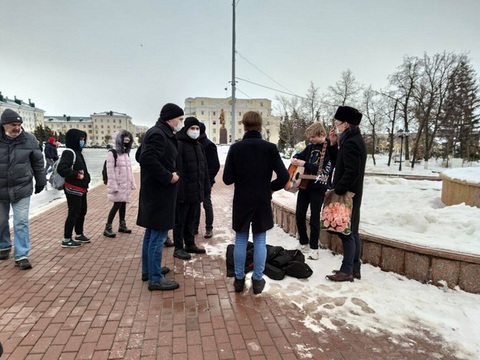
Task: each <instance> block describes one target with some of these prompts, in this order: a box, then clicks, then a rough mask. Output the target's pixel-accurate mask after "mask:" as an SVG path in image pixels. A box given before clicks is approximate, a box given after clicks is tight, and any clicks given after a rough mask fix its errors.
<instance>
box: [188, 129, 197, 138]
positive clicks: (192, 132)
mask: <svg viewBox="0 0 480 360" xmlns="http://www.w3.org/2000/svg"><path fill="white" fill-rule="evenodd" d="M187 135H188V137H189V138H190V139H193V140H196V139H198V137H199V136H200V130H188V131H187Z"/></svg>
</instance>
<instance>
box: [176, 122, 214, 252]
mask: <svg viewBox="0 0 480 360" xmlns="http://www.w3.org/2000/svg"><path fill="white" fill-rule="evenodd" d="M199 136H200V122H199V121H198V119H197V118H195V117H193V116H191V117H188V118H186V119H185V126H184V127H183V129H182V130H180V131H179V132H178V133H177V140H178V170H179V173H180V182H179V190H178V198H177V210H176V211H177V213H176V218H175V229H174V230H173V242H174V244H175V251H174V252H173V256H175V257H176V258H179V259H182V260H189V259H190V258H191V257H192V256H191V255H190V253H195V254H204V253H205V249H204V248H203V247H200V246H197V245H196V244H195V235H194V229H193V227H194V221H195V214H196V212H197V208H198V207H199V206H200V203H201V202H202V201H203V199H204V195H205V194H206V193H210V180H209V177H208V166H207V160H206V159H205V153H204V151H203V147H202V145H200V143H199V142H198V141H197V139H198V137H199ZM184 245H185V246H184Z"/></svg>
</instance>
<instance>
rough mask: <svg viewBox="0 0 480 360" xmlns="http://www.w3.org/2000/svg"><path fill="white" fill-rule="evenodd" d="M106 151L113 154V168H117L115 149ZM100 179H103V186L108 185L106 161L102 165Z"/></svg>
mask: <svg viewBox="0 0 480 360" xmlns="http://www.w3.org/2000/svg"><path fill="white" fill-rule="evenodd" d="M108 151H111V152H112V153H113V158H114V159H115V167H117V156H118V155H117V150H115V149H110V150H108ZM102 178H103V183H104V184H105V185H107V184H108V174H107V160H105V162H104V163H103V169H102Z"/></svg>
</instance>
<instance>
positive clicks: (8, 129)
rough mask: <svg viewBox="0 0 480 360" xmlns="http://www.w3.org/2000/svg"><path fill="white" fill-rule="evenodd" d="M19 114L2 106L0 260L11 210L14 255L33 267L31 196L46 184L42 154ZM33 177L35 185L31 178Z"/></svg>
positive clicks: (7, 244)
mask: <svg viewBox="0 0 480 360" xmlns="http://www.w3.org/2000/svg"><path fill="white" fill-rule="evenodd" d="M22 123H23V119H22V117H21V116H20V115H19V114H18V113H17V112H16V111H14V110H12V109H5V110H4V111H3V112H2V116H1V118H0V124H1V125H0V260H7V259H8V258H9V257H10V252H11V250H12V241H11V239H10V225H9V221H8V220H9V218H10V216H9V214H10V207H11V208H12V210H13V233H14V239H13V250H14V251H13V257H14V260H15V266H18V267H19V268H20V269H21V270H28V269H31V268H32V264H31V263H30V261H29V260H28V254H29V252H30V222H29V215H28V214H29V210H30V198H31V196H32V193H33V189H34V188H35V194H38V193H40V192H41V191H42V190H43V189H44V188H45V185H46V182H47V180H46V178H45V169H44V162H43V155H42V152H41V151H40V149H39V148H38V141H37V139H36V138H35V136H34V135H33V134H30V133H28V132H26V131H25V130H24V129H23V127H22ZM33 178H35V186H34V182H33Z"/></svg>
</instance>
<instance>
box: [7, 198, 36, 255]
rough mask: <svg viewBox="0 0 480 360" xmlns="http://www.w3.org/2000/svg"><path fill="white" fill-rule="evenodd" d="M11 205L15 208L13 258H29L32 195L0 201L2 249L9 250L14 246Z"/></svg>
mask: <svg viewBox="0 0 480 360" xmlns="http://www.w3.org/2000/svg"><path fill="white" fill-rule="evenodd" d="M10 205H12V209H13V239H14V243H13V246H14V248H15V250H14V253H13V258H14V259H15V261H18V260H21V259H28V252H29V251H30V220H29V218H28V217H29V210H30V196H27V197H24V198H23V199H20V200H18V201H15V202H0V250H9V249H11V247H12V242H11V241H10V225H9V223H8V218H9V217H10Z"/></svg>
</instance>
